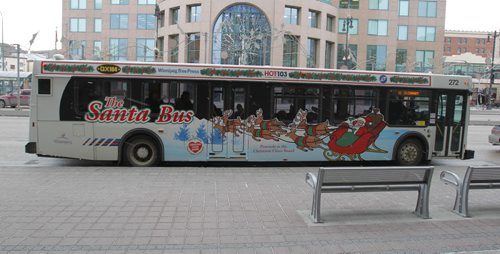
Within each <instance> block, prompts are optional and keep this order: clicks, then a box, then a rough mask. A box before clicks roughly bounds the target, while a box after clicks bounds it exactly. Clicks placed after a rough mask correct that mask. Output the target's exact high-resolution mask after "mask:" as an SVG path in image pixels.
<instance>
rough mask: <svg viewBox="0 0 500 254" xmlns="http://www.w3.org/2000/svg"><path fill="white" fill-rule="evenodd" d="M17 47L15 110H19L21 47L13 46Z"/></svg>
mask: <svg viewBox="0 0 500 254" xmlns="http://www.w3.org/2000/svg"><path fill="white" fill-rule="evenodd" d="M14 45H16V46H17V107H16V110H21V78H20V75H19V69H20V66H19V57H20V54H21V46H20V45H19V44H14Z"/></svg>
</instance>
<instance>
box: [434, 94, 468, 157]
mask: <svg viewBox="0 0 500 254" xmlns="http://www.w3.org/2000/svg"><path fill="white" fill-rule="evenodd" d="M466 99H467V98H466V95H465V94H464V93H461V92H455V91H439V92H437V93H436V94H435V97H434V107H435V108H434V109H435V111H434V112H435V124H436V139H435V143H434V154H433V155H434V156H436V157H460V155H461V152H462V144H463V141H464V135H465V133H464V129H465V126H464V125H465V113H466V108H465V107H466V103H467V100H466ZM433 118H434V117H433V116H432V115H431V124H432V121H433V120H434V119H433Z"/></svg>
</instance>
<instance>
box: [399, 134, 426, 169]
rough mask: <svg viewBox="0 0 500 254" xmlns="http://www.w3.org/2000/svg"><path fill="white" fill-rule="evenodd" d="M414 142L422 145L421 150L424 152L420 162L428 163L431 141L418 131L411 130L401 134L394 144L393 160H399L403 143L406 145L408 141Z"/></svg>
mask: <svg viewBox="0 0 500 254" xmlns="http://www.w3.org/2000/svg"><path fill="white" fill-rule="evenodd" d="M412 141H413V142H414V143H419V144H417V145H416V146H420V148H421V152H422V158H421V160H420V162H419V163H418V164H422V163H426V162H427V161H428V160H429V159H428V156H429V142H428V141H427V139H426V138H425V137H424V136H423V135H422V134H421V133H418V132H409V133H406V134H405V135H403V136H401V137H400V138H399V139H398V140H397V141H396V144H395V145H394V148H393V153H392V160H393V161H396V162H398V160H399V158H398V156H399V154H398V153H399V149H400V147H401V146H402V145H405V144H406V143H409V142H412Z"/></svg>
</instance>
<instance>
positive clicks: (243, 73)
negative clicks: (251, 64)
mask: <svg viewBox="0 0 500 254" xmlns="http://www.w3.org/2000/svg"><path fill="white" fill-rule="evenodd" d="M200 74H201V75H205V76H210V77H211V76H221V77H262V76H264V74H263V73H262V72H261V71H256V70H219V69H211V68H208V69H202V70H201V71H200Z"/></svg>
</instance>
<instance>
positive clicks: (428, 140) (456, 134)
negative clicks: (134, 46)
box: [26, 60, 473, 166]
mask: <svg viewBox="0 0 500 254" xmlns="http://www.w3.org/2000/svg"><path fill="white" fill-rule="evenodd" d="M33 75H34V78H33V82H32V96H31V103H30V104H31V114H30V129H29V130H30V131H29V143H28V144H27V145H26V152H27V153H35V154H37V155H39V156H53V157H65V158H77V159H85V160H97V161H116V162H118V163H119V164H125V165H132V166H154V165H158V164H159V163H160V162H169V161H251V162H258V161H276V162H278V161H332V162H335V161H344V162H345V161H395V162H397V163H398V164H400V165H417V164H420V163H425V162H427V161H429V160H431V159H432V158H434V157H448V158H460V159H467V158H471V157H473V151H470V150H466V143H467V127H468V119H469V106H468V103H467V102H468V97H469V94H470V91H471V85H472V83H471V78H470V77H464V76H444V75H434V74H421V73H395V72H374V71H347V70H327V69H300V68H285V67H257V66H229V65H202V64H172V63H137V62H91V61H64V60H62V61H57V60H49V61H38V62H36V63H35V68H34V73H33Z"/></svg>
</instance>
